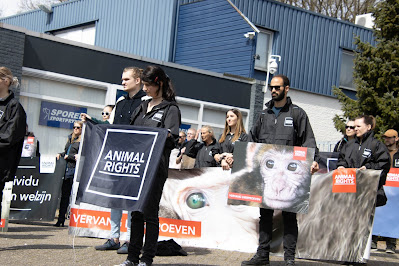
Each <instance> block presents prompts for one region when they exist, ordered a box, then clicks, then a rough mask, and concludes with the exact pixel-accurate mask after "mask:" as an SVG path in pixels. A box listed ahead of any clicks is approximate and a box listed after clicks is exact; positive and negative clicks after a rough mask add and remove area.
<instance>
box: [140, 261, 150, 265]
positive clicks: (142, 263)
mask: <svg viewBox="0 0 399 266" xmlns="http://www.w3.org/2000/svg"><path fill="white" fill-rule="evenodd" d="M151 265H152V263H148V262H145V261H140V263H139V264H137V266H151Z"/></svg>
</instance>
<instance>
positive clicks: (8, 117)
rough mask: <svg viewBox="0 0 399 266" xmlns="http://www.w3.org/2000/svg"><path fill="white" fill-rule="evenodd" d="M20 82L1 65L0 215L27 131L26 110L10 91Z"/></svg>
mask: <svg viewBox="0 0 399 266" xmlns="http://www.w3.org/2000/svg"><path fill="white" fill-rule="evenodd" d="M18 84H19V83H18V79H17V78H16V77H13V75H12V73H11V71H10V69H8V68H6V67H0V191H1V194H0V216H1V199H2V198H3V188H4V185H5V183H6V182H7V181H11V180H14V176H15V172H16V171H17V167H18V164H19V160H20V159H21V152H22V146H23V143H24V137H25V132H26V114H25V110H24V108H23V107H22V105H21V104H20V103H19V102H18V100H16V99H15V98H14V93H13V92H12V91H10V87H11V86H18Z"/></svg>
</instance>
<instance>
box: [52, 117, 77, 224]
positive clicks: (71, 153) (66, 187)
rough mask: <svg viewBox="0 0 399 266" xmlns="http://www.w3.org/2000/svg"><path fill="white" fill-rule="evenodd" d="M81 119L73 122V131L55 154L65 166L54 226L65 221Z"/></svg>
mask: <svg viewBox="0 0 399 266" xmlns="http://www.w3.org/2000/svg"><path fill="white" fill-rule="evenodd" d="M82 127H83V122H82V121H76V122H75V123H74V124H73V132H72V134H70V135H69V136H68V140H67V143H66V144H65V148H64V151H63V152H60V153H58V154H57V156H56V158H57V160H59V159H60V158H61V157H62V158H64V159H65V160H66V163H67V166H66V169H65V175H64V179H63V181H62V188H61V202H60V212H59V214H58V220H57V223H56V224H55V225H54V226H56V227H60V226H61V227H63V226H64V223H65V215H66V213H67V210H68V206H69V198H70V196H71V190H72V184H73V177H74V175H75V167H76V156H77V154H78V152H79V146H80V139H81V137H82Z"/></svg>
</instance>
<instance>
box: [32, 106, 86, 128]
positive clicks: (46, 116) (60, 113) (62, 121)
mask: <svg viewBox="0 0 399 266" xmlns="http://www.w3.org/2000/svg"><path fill="white" fill-rule="evenodd" d="M81 113H87V108H84V107H77V106H72V105H66V104H60V103H51V102H46V101H42V104H41V108H40V117H39V125H43V126H48V127H60V128H68V129H72V128H73V123H75V121H78V120H80V114H81Z"/></svg>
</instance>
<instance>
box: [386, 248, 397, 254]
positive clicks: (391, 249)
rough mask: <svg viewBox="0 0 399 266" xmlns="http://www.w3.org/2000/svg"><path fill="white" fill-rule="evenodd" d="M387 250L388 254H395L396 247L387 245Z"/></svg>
mask: <svg viewBox="0 0 399 266" xmlns="http://www.w3.org/2000/svg"><path fill="white" fill-rule="evenodd" d="M385 252H386V253H388V254H395V247H387V249H386V250H385Z"/></svg>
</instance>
